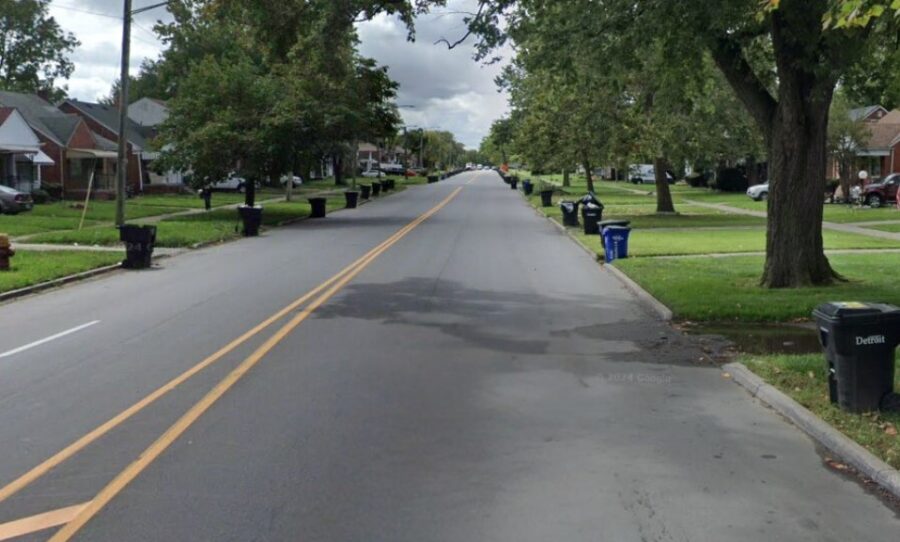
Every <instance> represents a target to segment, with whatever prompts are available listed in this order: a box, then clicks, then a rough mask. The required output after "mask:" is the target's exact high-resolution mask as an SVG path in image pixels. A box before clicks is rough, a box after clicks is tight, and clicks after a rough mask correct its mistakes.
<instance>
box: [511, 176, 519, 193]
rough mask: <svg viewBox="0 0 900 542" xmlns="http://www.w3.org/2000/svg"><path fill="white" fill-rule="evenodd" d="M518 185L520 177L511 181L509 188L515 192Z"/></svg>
mask: <svg viewBox="0 0 900 542" xmlns="http://www.w3.org/2000/svg"><path fill="white" fill-rule="evenodd" d="M518 185H519V178H518V177H513V178H512V179H510V180H509V187H510V188H512V189H513V190H515V189H516V187H517V186H518Z"/></svg>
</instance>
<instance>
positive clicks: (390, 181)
mask: <svg viewBox="0 0 900 542" xmlns="http://www.w3.org/2000/svg"><path fill="white" fill-rule="evenodd" d="M385 182H386V183H387V187H388V190H394V189H395V188H397V179H385Z"/></svg>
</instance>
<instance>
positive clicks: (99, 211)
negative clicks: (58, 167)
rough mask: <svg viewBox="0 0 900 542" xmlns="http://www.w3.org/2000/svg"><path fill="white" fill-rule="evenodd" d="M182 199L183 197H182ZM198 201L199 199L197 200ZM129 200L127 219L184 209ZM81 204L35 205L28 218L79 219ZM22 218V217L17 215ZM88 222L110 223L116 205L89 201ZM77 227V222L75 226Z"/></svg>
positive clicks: (126, 209) (114, 214) (73, 202)
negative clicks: (135, 202)
mask: <svg viewBox="0 0 900 542" xmlns="http://www.w3.org/2000/svg"><path fill="white" fill-rule="evenodd" d="M182 197H183V196H182ZM197 199H198V200H199V199H200V198H197ZM132 201H133V200H129V201H128V202H126V204H125V216H126V218H127V219H129V220H130V219H134V218H144V217H147V216H156V215H161V214H167V213H177V212H178V211H183V210H184V207H159V206H154V205H132V204H131V202H132ZM201 203H202V202H201ZM81 205H82V202H75V201H60V202H56V203H47V204H43V205H35V206H34V209H33V210H32V211H31V212H30V216H40V217H57V218H75V219H81V213H82V211H83V210H82V209H81V208H80V206H81ZM19 216H22V215H19ZM86 218H87V219H88V220H94V221H102V222H112V221H114V220H115V218H116V204H115V202H113V201H91V202H89V204H88V212H87V215H86ZM75 225H76V226H77V225H78V224H77V222H76V224H75Z"/></svg>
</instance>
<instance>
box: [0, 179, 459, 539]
mask: <svg viewBox="0 0 900 542" xmlns="http://www.w3.org/2000/svg"><path fill="white" fill-rule="evenodd" d="M461 190H462V187H459V188H457V189H456V190H454V191H453V192H452V193H450V195H449V196H447V197H446V198H445V199H444V200H442V201H441V202H440V203H438V204H437V205H436V206H435V207H433V208H432V209H430V210H429V211H427V212H425V213H424V214H422V215H420V216H419V217H418V218H416V219H415V220H413V221H412V222H410V223H409V224H407V225H406V226H404V227H403V228H401V229H400V230H398V231H397V232H396V233H395V234H394V235H392V236H391V237H389V238H388V239H386V240H385V241H384V242H382V243H381V244H379V245H378V246H376V247H375V248H373V249H372V250H370V251H369V252H367V253H366V254H365V255H364V256H362V257H361V258H359V259H358V260H356V261H355V262H353V263H351V264H350V265H348V266H347V267H345V268H344V269H342V270H341V271H339V272H338V273H337V274H335V275H334V276H332V277H331V278H329V279H328V280H326V281H325V282H323V283H322V284H320V285H319V286H317V287H316V288H314V289H313V290H311V291H309V292H308V293H306V294H305V295H303V296H301V297H299V298H298V299H296V300H295V301H293V302H291V303H290V304H289V305H287V306H286V307H284V308H283V309H281V310H279V311H278V312H276V313H275V314H273V315H272V316H270V317H269V318H267V319H266V320H264V321H263V322H261V323H260V324H258V325H257V326H255V327H254V328H252V329H250V330H249V331H247V332H246V333H244V334H243V335H241V336H240V337H238V338H237V339H235V340H233V341H231V342H230V343H228V344H227V345H225V346H224V347H223V348H221V349H220V350H219V351H217V352H216V353H214V354H212V355H211V356H209V357H207V358H206V359H204V360H203V361H201V362H200V363H198V364H197V365H195V366H193V367H191V368H190V369H188V370H187V371H185V372H184V373H182V374H180V375H179V376H177V377H175V378H174V379H172V380H170V381H169V382H167V383H166V384H164V385H163V386H161V387H160V388H158V389H157V390H155V391H154V392H152V393H151V394H149V395H147V396H146V397H144V398H143V399H141V400H140V401H138V402H137V403H135V404H133V405H132V406H130V407H129V408H127V409H125V410H124V411H122V412H121V413H119V414H117V415H116V416H114V417H113V418H111V419H110V420H108V421H107V422H105V423H103V424H102V425H100V426H98V427H97V428H95V429H94V430H92V431H91V432H89V433H87V434H86V435H84V436H83V437H81V438H79V439H78V440H76V441H75V442H73V443H72V444H70V445H69V446H67V447H66V448H64V449H63V450H61V451H59V452H57V453H56V454H55V455H53V456H52V457H50V458H48V459H47V460H45V461H44V462H42V463H41V464H40V465H38V466H36V467H34V468H33V469H31V470H30V471H28V472H27V473H25V474H23V475H22V476H20V477H19V478H17V479H16V480H14V481H12V482H11V483H9V484H8V485H6V486H4V487H3V488H0V502H3V501H4V500H6V499H8V498H9V497H11V496H12V495H14V494H15V493H17V492H18V491H20V490H22V489H23V488H25V487H26V486H28V484H30V483H32V482H34V481H35V480H37V479H38V478H40V477H41V476H43V475H45V474H46V473H48V472H50V471H51V470H52V469H54V468H55V467H57V466H59V465H60V464H62V463H63V462H65V461H66V460H67V459H69V458H71V457H72V456H74V455H75V454H76V453H78V452H79V451H81V450H83V449H84V448H85V447H87V446H88V445H90V444H91V443H93V442H94V441H96V440H97V439H99V438H101V437H102V436H104V435H105V434H107V433H108V432H109V431H111V430H113V429H114V428H116V427H118V426H119V425H121V424H122V423H123V422H125V421H126V420H128V419H129V418H131V417H132V416H134V415H135V414H137V413H138V412H140V411H141V410H143V409H145V408H146V407H148V406H149V405H151V404H152V403H154V402H155V401H156V400H157V399H159V398H160V397H162V396H163V395H165V394H167V393H169V392H170V391H172V390H173V389H175V388H176V387H178V386H179V385H180V384H182V383H184V382H185V381H187V380H188V379H190V378H191V377H193V376H194V375H196V374H197V373H199V372H200V371H202V370H203V369H205V368H207V367H209V366H210V365H212V364H214V363H216V362H217V361H219V360H220V359H222V358H223V357H225V355H227V354H228V353H230V352H232V351H233V350H234V349H236V348H237V347H238V346H240V345H241V344H243V343H245V342H246V341H247V340H249V339H250V338H252V337H254V336H255V335H257V334H259V333H260V332H262V331H263V330H265V329H266V328H268V327H269V326H271V325H272V324H274V323H275V322H277V321H278V320H280V319H281V318H283V317H284V316H286V315H287V314H289V313H291V312H293V311H294V310H296V309H298V308H299V307H301V306H302V305H303V304H305V303H306V302H308V301H309V300H310V299H313V298H315V299H314V300H313V301H312V302H311V303H309V305H307V306H306V307H305V308H303V309H302V310H301V311H300V312H298V313H297V314H296V315H294V316H293V317H292V318H291V319H290V320H289V321H288V322H287V323H286V324H285V325H284V326H282V327H281V329H279V330H278V331H277V332H275V334H273V335H272V336H271V337H270V338H269V339H267V340H266V341H265V342H264V343H263V344H262V345H261V346H260V347H259V348H257V349H256V350H255V351H254V352H253V353H252V354H250V356H248V357H247V358H246V359H245V360H244V361H243V362H241V363H240V365H238V366H237V367H236V368H235V369H234V370H233V371H231V372H230V373H229V374H228V375H227V376H226V377H225V378H223V379H222V380H221V381H220V382H219V383H218V384H217V385H216V386H215V387H214V388H213V389H212V390H210V391H209V392H208V393H207V394H206V395H205V396H204V397H203V398H202V399H201V400H200V401H198V402H197V403H196V404H194V406H192V407H191V408H190V409H189V410H188V411H187V412H186V413H185V414H184V415H182V417H181V418H179V419H178V421H176V422H175V423H174V424H173V425H172V426H171V427H169V429H167V430H166V432H165V433H163V434H162V436H160V437H159V438H158V439H157V440H156V441H155V442H153V444H151V445H150V446H149V447H148V448H147V449H146V450H144V452H143V453H141V455H140V456H139V458H138V459H137V460H135V461H134V462H133V463H131V464H130V465H129V466H128V467H127V468H126V469H125V470H123V471H122V472H121V473H119V474H118V475H117V476H116V477H115V478H114V479H113V480H112V481H111V482H110V483H109V484H107V486H106V487H104V488H103V489H102V490H101V491H100V493H98V494H97V495H96V497H95V498H94V499H93V500H92V501H90V503H88V504H87V506H85V507H84V508H82V509H80V511H79V513H78V514H77V515H76V516H75V517H74V519H72V520H71V521H70V522H68V523H67V524H66V525H65V527H63V528H62V529H60V530H59V532H57V533H56V534H55V535H54V536H53V538H51V540H52V541H63V540H69V539H70V538H71V537H72V536H73V535H74V534H75V533H77V532H78V530H79V529H81V527H83V526H84V525H85V524H86V523H87V522H88V521H90V519H91V518H92V517H94V516H95V515H96V514H97V513H98V512H99V511H100V510H102V509H103V507H104V506H106V504H108V503H109V502H110V501H111V500H112V499H113V498H114V497H115V496H116V495H117V494H118V493H119V492H121V491H122V490H123V489H124V488H125V487H126V486H127V485H128V484H129V483H130V482H131V481H132V480H134V479H135V478H136V477H137V476H138V475H139V474H140V473H141V472H143V471H144V469H146V468H147V467H148V466H149V465H150V464H152V463H153V461H155V460H156V459H157V458H158V457H159V456H160V455H161V454H162V453H163V452H164V451H165V450H166V449H167V448H168V447H169V446H171V445H172V443H173V442H175V440H176V439H178V437H179V436H181V434H183V433H184V432H185V431H186V430H187V429H188V428H189V427H190V426H191V425H192V424H193V423H194V422H196V421H197V419H199V418H200V416H202V415H203V413H204V412H206V411H207V410H208V409H209V408H210V407H211V406H212V405H213V404H214V403H215V402H216V401H218V400H219V399H220V398H221V397H222V396H223V395H224V394H225V393H226V392H227V391H228V390H229V389H230V388H231V387H232V386H233V385H234V384H235V383H236V382H238V381H239V380H240V379H241V378H242V377H243V376H244V375H245V374H246V373H247V372H248V371H249V370H250V369H252V368H253V367H254V366H255V365H256V364H257V363H259V361H260V360H261V359H262V358H263V357H265V355H266V354H268V353H269V352H270V351H271V350H272V349H273V348H275V346H276V345H278V344H279V343H280V342H281V341H283V340H284V339H285V338H286V337H287V336H288V334H290V332H291V331H293V330H294V329H295V328H296V327H297V326H299V325H300V324H301V323H302V322H303V321H304V320H306V319H307V318H308V317H309V316H310V315H311V314H312V313H313V312H314V311H315V310H316V309H317V308H319V307H320V306H321V305H322V304H323V303H325V302H326V301H328V300H329V299H330V298H331V297H332V296H334V295H335V294H336V293H337V292H338V291H340V290H341V289H342V288H343V287H344V286H345V285H346V284H347V283H348V282H350V281H351V280H353V278H354V277H356V276H357V275H358V274H359V273H361V272H362V271H363V270H364V269H365V268H366V267H368V266H369V265H370V264H371V263H372V262H373V261H374V260H375V259H376V258H378V257H379V256H380V255H381V254H383V253H384V252H386V251H387V250H388V249H389V248H391V247H392V246H393V245H394V244H396V243H397V242H398V241H400V240H401V239H402V238H403V237H405V236H406V235H407V234H409V232H411V231H412V230H414V229H415V228H416V227H418V226H419V225H420V224H422V223H423V222H425V221H426V220H428V219H429V218H430V217H432V216H433V215H434V214H435V213H437V212H438V211H440V210H441V209H443V208H444V207H445V206H446V205H447V204H448V203H450V202H451V201H452V200H453V199H454V198H455V197H456V196H457V195H458V194H459V193H460V191H461ZM316 296H318V297H316Z"/></svg>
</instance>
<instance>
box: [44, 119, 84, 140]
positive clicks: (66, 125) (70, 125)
mask: <svg viewBox="0 0 900 542" xmlns="http://www.w3.org/2000/svg"><path fill="white" fill-rule="evenodd" d="M41 122H43V123H44V124H46V125H47V127H48V128H50V129H51V130H52V131H53V133H54V134H56V135H57V136H58V137H59V138H60V140H62V141H63V142H68V141H69V139H71V138H72V134H73V133H75V128H77V127H78V123H79V122H81V119H80V118H78V115H67V114H63V115H60V116H52V117H41Z"/></svg>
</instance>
